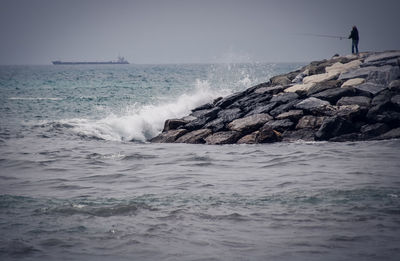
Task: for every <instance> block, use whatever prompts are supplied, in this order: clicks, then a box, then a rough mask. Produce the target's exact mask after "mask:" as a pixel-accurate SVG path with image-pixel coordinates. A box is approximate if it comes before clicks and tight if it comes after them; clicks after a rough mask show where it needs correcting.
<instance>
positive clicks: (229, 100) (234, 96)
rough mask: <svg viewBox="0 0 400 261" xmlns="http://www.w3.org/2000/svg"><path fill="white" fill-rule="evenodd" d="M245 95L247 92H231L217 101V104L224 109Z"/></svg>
mask: <svg viewBox="0 0 400 261" xmlns="http://www.w3.org/2000/svg"><path fill="white" fill-rule="evenodd" d="M244 95H245V92H237V93H234V94H231V95H229V96H227V97H225V98H222V99H221V100H219V101H218V102H216V103H215V106H217V107H220V108H222V109H224V108H226V107H228V106H229V105H231V104H232V103H234V102H235V101H237V100H238V99H240V98H242V97H243V96H244Z"/></svg>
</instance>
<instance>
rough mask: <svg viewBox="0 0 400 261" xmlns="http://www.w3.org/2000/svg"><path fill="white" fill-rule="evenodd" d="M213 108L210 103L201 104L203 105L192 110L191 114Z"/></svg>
mask: <svg viewBox="0 0 400 261" xmlns="http://www.w3.org/2000/svg"><path fill="white" fill-rule="evenodd" d="M213 107H214V104H212V103H206V104H203V105H201V106H199V107H197V108H194V109H193V110H192V112H195V111H200V110H209V109H212V108H213Z"/></svg>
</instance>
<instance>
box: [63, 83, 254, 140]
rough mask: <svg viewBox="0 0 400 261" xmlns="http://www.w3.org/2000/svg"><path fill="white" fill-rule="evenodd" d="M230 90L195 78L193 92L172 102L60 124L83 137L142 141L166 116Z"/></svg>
mask: <svg viewBox="0 0 400 261" xmlns="http://www.w3.org/2000/svg"><path fill="white" fill-rule="evenodd" d="M245 79H247V78H245ZM230 92H231V91H230V90H215V89H213V88H211V86H210V84H209V82H208V81H201V80H196V88H195V90H194V91H192V92H190V93H184V94H182V95H180V96H179V97H178V98H177V99H176V100H174V101H168V102H166V101H163V102H159V103H158V104H148V105H144V106H141V107H137V106H135V105H131V106H128V108H126V112H125V114H123V115H115V114H113V113H111V114H110V115H108V116H107V117H105V118H103V119H100V120H91V119H70V120H63V121H61V123H62V124H69V125H72V126H73V131H74V132H75V133H77V134H78V135H83V136H86V137H94V138H100V139H104V140H112V141H131V140H134V141H146V140H148V139H150V138H152V137H154V136H155V135H157V134H158V133H159V132H160V131H161V130H162V128H163V125H164V122H165V120H166V119H171V118H180V117H183V116H186V115H187V114H189V113H190V110H191V109H193V108H195V107H197V106H200V105H202V104H204V103H207V102H210V101H212V100H213V99H214V98H216V97H218V96H225V95H228V94H229V93H230Z"/></svg>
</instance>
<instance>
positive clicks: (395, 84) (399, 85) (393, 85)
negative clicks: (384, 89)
mask: <svg viewBox="0 0 400 261" xmlns="http://www.w3.org/2000/svg"><path fill="white" fill-rule="evenodd" d="M389 89H390V90H395V89H397V90H399V89H400V80H394V81H391V82H390V84H389Z"/></svg>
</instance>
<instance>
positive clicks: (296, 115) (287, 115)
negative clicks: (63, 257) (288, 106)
mask: <svg viewBox="0 0 400 261" xmlns="http://www.w3.org/2000/svg"><path fill="white" fill-rule="evenodd" d="M303 114H304V113H303V111H302V110H291V111H288V112H284V113H281V114H279V115H278V116H276V119H278V120H283V119H290V120H293V121H297V120H298V119H300V118H301V117H302V116H303Z"/></svg>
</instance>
